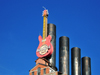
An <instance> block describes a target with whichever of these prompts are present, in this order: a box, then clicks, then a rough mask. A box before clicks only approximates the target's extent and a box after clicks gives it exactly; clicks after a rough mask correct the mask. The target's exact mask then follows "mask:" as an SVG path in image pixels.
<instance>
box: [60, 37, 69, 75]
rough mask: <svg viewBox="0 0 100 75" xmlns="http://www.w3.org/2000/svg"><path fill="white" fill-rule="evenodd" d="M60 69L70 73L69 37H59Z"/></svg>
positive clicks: (62, 71)
mask: <svg viewBox="0 0 100 75" xmlns="http://www.w3.org/2000/svg"><path fill="white" fill-rule="evenodd" d="M59 71H60V72H61V73H62V74H67V75H69V38H68V37H66V36H62V37H60V38H59Z"/></svg>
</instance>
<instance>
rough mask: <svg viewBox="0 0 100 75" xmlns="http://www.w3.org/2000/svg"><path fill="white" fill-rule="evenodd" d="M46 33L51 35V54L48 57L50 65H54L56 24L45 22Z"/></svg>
mask: <svg viewBox="0 0 100 75" xmlns="http://www.w3.org/2000/svg"><path fill="white" fill-rule="evenodd" d="M47 35H51V37H52V40H51V44H52V46H53V53H52V55H51V56H50V57H49V58H48V60H49V62H50V66H53V67H55V65H56V26H55V25H54V24H52V23H50V24H47Z"/></svg>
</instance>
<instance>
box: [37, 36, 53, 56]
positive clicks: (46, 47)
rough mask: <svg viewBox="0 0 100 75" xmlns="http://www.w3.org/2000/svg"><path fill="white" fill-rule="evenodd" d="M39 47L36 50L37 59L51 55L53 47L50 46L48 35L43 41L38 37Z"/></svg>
mask: <svg viewBox="0 0 100 75" xmlns="http://www.w3.org/2000/svg"><path fill="white" fill-rule="evenodd" d="M38 39H39V46H38V48H37V50H36V55H37V56H38V57H48V56H50V55H51V54H52V53H53V46H52V44H51V39H52V37H51V36H50V35H48V37H46V38H45V39H44V40H43V39H42V37H41V36H40V35H39V37H38Z"/></svg>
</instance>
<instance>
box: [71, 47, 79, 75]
mask: <svg viewBox="0 0 100 75" xmlns="http://www.w3.org/2000/svg"><path fill="white" fill-rule="evenodd" d="M71 69H72V70H71V75H81V49H80V48H78V47H74V48H72V49H71Z"/></svg>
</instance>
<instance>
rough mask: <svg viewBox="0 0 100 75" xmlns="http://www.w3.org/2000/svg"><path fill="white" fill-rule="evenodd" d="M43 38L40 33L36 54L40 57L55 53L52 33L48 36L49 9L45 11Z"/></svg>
mask: <svg viewBox="0 0 100 75" xmlns="http://www.w3.org/2000/svg"><path fill="white" fill-rule="evenodd" d="M42 16H43V18H44V19H43V38H42V36H41V35H39V37H38V39H39V46H38V48H37V50H36V55H37V56H38V57H48V56H50V55H51V54H52V53H53V46H52V44H51V39H52V37H51V36H50V35H48V36H47V17H48V10H44V11H43V15H42Z"/></svg>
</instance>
